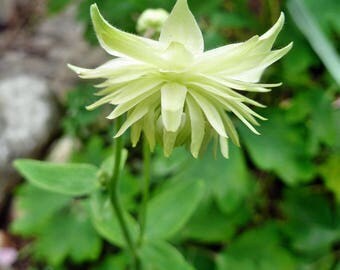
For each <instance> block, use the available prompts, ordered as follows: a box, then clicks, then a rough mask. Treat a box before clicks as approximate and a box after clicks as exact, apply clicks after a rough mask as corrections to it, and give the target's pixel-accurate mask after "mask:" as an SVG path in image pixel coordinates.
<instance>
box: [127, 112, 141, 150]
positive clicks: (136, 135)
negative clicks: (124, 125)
mask: <svg viewBox="0 0 340 270" xmlns="http://www.w3.org/2000/svg"><path fill="white" fill-rule="evenodd" d="M142 128H143V120H142V119H141V120H139V121H137V122H136V123H134V124H133V125H132V126H131V133H130V139H131V144H132V147H136V145H137V143H138V141H139V139H140V135H141V132H142Z"/></svg>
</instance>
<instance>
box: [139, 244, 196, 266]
mask: <svg viewBox="0 0 340 270" xmlns="http://www.w3.org/2000/svg"><path fill="white" fill-rule="evenodd" d="M140 258H141V260H142V265H143V269H145V270H149V269H150V270H151V269H152V270H169V267H170V266H171V270H194V268H193V267H192V266H191V265H190V264H188V263H187V262H186V261H185V260H184V258H183V256H182V255H181V253H180V252H179V251H177V250H176V249H175V248H174V247H173V246H171V245H170V244H168V243H166V242H162V241H153V242H151V243H149V242H147V243H145V245H143V246H142V248H141V249H140Z"/></svg>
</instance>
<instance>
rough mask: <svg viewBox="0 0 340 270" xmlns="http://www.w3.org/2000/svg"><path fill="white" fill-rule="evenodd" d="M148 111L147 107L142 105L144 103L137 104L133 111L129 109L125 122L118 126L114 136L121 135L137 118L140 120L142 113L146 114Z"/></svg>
mask: <svg viewBox="0 0 340 270" xmlns="http://www.w3.org/2000/svg"><path fill="white" fill-rule="evenodd" d="M148 111H149V107H148V106H144V104H143V105H140V106H137V107H136V108H135V109H134V110H133V111H131V113H129V115H128V117H127V118H126V120H125V122H124V123H123V125H122V126H121V127H120V129H119V130H118V132H117V134H116V135H115V136H114V138H117V137H119V136H121V135H122V134H123V133H124V132H125V131H126V130H127V129H128V128H129V127H130V126H131V125H133V124H134V123H136V122H137V121H138V120H140V119H141V118H142V117H143V116H144V115H146V114H147V113H148Z"/></svg>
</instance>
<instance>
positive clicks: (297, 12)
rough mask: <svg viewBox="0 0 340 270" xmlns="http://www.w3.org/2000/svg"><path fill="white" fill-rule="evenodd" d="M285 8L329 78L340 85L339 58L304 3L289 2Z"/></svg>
mask: <svg viewBox="0 0 340 270" xmlns="http://www.w3.org/2000/svg"><path fill="white" fill-rule="evenodd" d="M287 6H288V11H289V13H290V14H291V16H292V18H293V20H294V21H295V23H296V25H297V26H298V28H299V29H300V30H301V32H302V33H303V34H304V35H305V37H306V38H307V39H308V41H309V43H310V45H311V46H312V48H313V49H314V51H315V53H316V54H317V55H318V56H319V57H320V59H321V61H322V62H323V63H324V65H325V66H326V68H327V69H328V71H329V73H330V74H331V76H332V77H333V78H334V80H335V81H336V82H337V84H338V85H340V73H339V70H340V57H339V56H338V53H337V51H336V49H335V47H334V46H333V45H332V43H331V41H330V40H329V39H328V38H327V36H326V35H325V34H324V33H323V32H322V30H321V29H320V26H319V25H318V23H317V21H316V20H315V18H314V16H313V15H312V14H311V13H310V12H309V10H308V9H307V8H306V6H305V5H304V1H300V0H290V1H288V4H287Z"/></svg>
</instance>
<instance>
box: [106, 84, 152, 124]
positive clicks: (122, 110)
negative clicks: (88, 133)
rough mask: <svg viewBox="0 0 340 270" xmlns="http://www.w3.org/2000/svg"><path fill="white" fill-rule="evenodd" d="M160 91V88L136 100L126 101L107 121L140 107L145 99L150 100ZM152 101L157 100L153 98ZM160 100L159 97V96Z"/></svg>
mask: <svg viewBox="0 0 340 270" xmlns="http://www.w3.org/2000/svg"><path fill="white" fill-rule="evenodd" d="M157 91H158V88H154V89H152V90H151V91H148V92H146V93H144V94H142V95H140V96H138V97H136V98H133V99H131V100H129V101H126V102H124V103H121V104H119V105H118V106H117V107H116V108H115V109H114V110H113V111H112V113H110V115H108V116H107V117H106V118H107V119H115V118H117V117H118V116H121V115H122V114H124V113H126V112H127V111H129V110H131V109H132V108H133V107H135V106H136V105H138V104H139V103H142V102H144V101H145V99H147V98H149V97H150V96H151V95H153V94H155V93H156V92H157ZM151 98H152V99H155V97H151ZM157 98H158V95H157Z"/></svg>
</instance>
